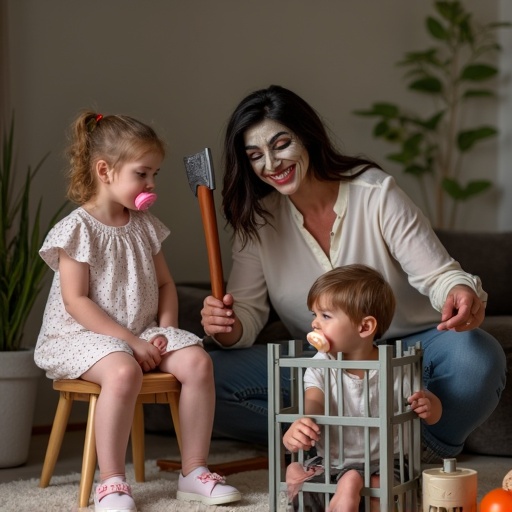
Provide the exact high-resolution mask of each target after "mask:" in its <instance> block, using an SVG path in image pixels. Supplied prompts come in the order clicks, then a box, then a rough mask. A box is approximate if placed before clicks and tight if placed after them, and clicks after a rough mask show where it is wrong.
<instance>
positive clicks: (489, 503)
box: [480, 488, 512, 512]
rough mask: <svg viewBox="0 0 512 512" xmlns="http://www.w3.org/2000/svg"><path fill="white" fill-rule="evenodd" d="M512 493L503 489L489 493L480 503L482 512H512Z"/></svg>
mask: <svg viewBox="0 0 512 512" xmlns="http://www.w3.org/2000/svg"><path fill="white" fill-rule="evenodd" d="M511 511H512V492H510V491H506V490H505V489H503V488H499V489H493V490H492V491H489V492H488V493H487V494H486V495H485V496H484V498H483V500H482V501H481V502H480V512H511Z"/></svg>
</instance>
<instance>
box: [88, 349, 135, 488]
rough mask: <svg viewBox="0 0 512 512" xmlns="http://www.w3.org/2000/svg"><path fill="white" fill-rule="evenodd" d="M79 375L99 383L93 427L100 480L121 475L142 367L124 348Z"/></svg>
mask: <svg viewBox="0 0 512 512" xmlns="http://www.w3.org/2000/svg"><path fill="white" fill-rule="evenodd" d="M82 379H84V380H87V381H90V382H95V383H96V384H99V385H100V386H101V393H100V396H99V397H98V403H97V405H96V418H95V424H94V431H95V437H96V451H97V454H98V466H99V468H100V479H101V481H104V480H106V479H107V478H110V477H112V476H122V477H124V476H125V462H126V448H127V446H128V439H129V436H130V430H131V427H132V422H133V413H134V409H135V402H136V400H137V395H138V394H139V391H140V388H141V385H142V370H141V368H140V366H139V364H138V363H137V361H136V360H135V359H134V357H133V356H132V355H130V354H128V353H126V352H113V353H111V354H109V355H107V356H105V357H104V358H103V359H100V360H99V361H98V362H97V363H96V364H94V366H92V367H91V368H90V369H89V370H87V371H86V372H85V373H84V374H83V375H82Z"/></svg>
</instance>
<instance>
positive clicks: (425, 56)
mask: <svg viewBox="0 0 512 512" xmlns="http://www.w3.org/2000/svg"><path fill="white" fill-rule="evenodd" d="M437 53H438V49H437V48H429V49H428V50H424V51H420V52H407V53H406V54H405V58H404V60H401V61H399V62H398V63H397V65H398V66H410V65H411V64H414V65H417V64H431V65H432V66H435V67H440V65H441V63H440V61H439V59H438V56H437Z"/></svg>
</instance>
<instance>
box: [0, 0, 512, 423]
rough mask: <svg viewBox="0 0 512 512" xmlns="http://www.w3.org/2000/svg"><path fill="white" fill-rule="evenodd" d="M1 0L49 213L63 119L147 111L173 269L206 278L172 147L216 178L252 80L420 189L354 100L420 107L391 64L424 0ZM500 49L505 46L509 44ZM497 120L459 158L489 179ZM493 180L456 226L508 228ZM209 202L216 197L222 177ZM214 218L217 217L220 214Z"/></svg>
mask: <svg viewBox="0 0 512 512" xmlns="http://www.w3.org/2000/svg"><path fill="white" fill-rule="evenodd" d="M6 1H7V4H8V7H9V29H10V32H9V45H10V47H9V50H10V57H11V70H10V86H11V91H10V92H11V98H12V103H13V107H14V109H15V112H16V123H17V136H18V142H19V144H18V148H19V154H18V160H19V162H20V164H22V166H24V165H25V164H27V163H32V164H34V163H35V162H37V161H38V159H39V158H40V157H41V156H42V155H43V154H45V153H46V152H48V151H50V152H51V154H50V157H49V159H48V161H47V163H46V164H45V166H44V170H43V172H42V173H41V176H40V178H39V179H38V187H39V189H40V190H41V192H42V194H43V195H44V201H45V205H46V207H47V208H48V210H47V213H49V210H51V209H53V208H54V207H55V205H56V204H58V203H60V201H61V200H62V198H63V195H64V180H63V176H62V171H63V169H64V168H65V160H64V158H63V157H62V152H63V149H64V147H65V131H66V129H67V126H68V124H69V122H70V120H71V119H72V117H73V116H74V115H75V113H76V112H77V111H78V110H79V109H81V108H84V107H93V108H95V109H96V110H97V111H99V112H102V113H105V114H108V113H125V114H129V115H133V116H135V117H138V118H141V119H142V120H145V121H147V122H150V123H152V124H153V125H154V126H155V127H156V129H157V130H158V131H159V132H160V134H161V135H162V136H163V137H164V138H165V139H166V140H167V141H168V143H169V155H168V157H167V159H166V161H165V163H164V168H163V172H162V173H161V175H160V176H159V178H158V179H159V188H158V192H159V195H160V200H159V201H158V203H157V204H156V205H155V207H154V212H155V213H156V214H157V215H158V216H159V217H160V218H161V219H162V220H164V222H165V223H166V224H167V225H168V226H169V227H170V229H171V231H172V235H171V237H170V239H169V240H168V242H167V243H166V246H165V251H166V255H167V258H168V262H169V264H170V266H171V270H172V272H173V274H174V277H175V279H176V280H177V281H201V280H207V279H208V269H207V259H206V252H205V247H204V239H203V232H202V227H201V223H200V216H199V209H198V205H197V200H196V199H195V198H194V196H193V195H192V192H191V191H190V189H189V188H188V184H187V179H186V175H185V171H184V167H183V163H182V158H183V156H184V155H187V154H192V153H195V152H197V151H199V150H201V149H202V148H204V147H205V146H209V147H211V148H212V151H213V155H214V158H215V164H216V170H217V183H218V189H220V185H221V175H222V173H221V168H220V155H221V143H222V136H223V130H224V127H225V123H226V121H227V118H228V116H229V114H230V112H231V110H232V109H233V108H234V106H235V105H236V103H237V102H238V101H239V100H240V99H241V98H242V97H243V96H245V95H246V94H247V93H249V92H250V91H252V90H254V89H256V88H260V87H264V86H267V85H269V84H271V83H277V84H281V85H284V86H286V87H289V88H292V89H293V90H295V91H296V92H298V93H299V94H300V95H302V96H303V97H304V98H305V99H307V100H308V101H309V102H310V103H311V104H312V105H313V106H314V107H315V108H316V109H317V110H318V111H319V112H320V113H321V115H322V116H323V117H324V119H325V120H326V122H327V123H328V125H329V127H330V128H331V129H332V131H333V132H334V133H335V134H336V136H337V139H338V141H339V143H340V146H341V147H342V149H344V151H346V152H348V153H365V154H366V155H367V156H369V157H371V158H374V159H376V160H378V161H380V162H381V163H382V164H383V165H385V166H386V169H387V170H388V171H390V172H391V173H394V174H395V175H396V176H397V178H398V180H399V182H400V183H401V185H402V186H403V187H404V189H405V190H406V191H407V192H408V193H410V194H411V195H412V196H413V197H416V196H417V189H416V183H415V182H411V181H408V180H407V179H405V178H404V177H403V176H402V175H401V174H400V172H398V170H397V169H396V168H394V167H393V166H391V165H390V164H389V163H388V162H387V161H385V159H384V156H385V154H386V153H388V152H389V151H390V150H391V149H392V148H391V147H389V146H387V145H385V144H384V143H382V142H379V141H376V140H374V139H373V138H372V136H371V122H370V121H368V120H366V119H362V118H359V117H356V116H354V115H353V114H352V111H353V110H354V109H358V108H365V107H368V106H369V105H370V103H371V102H372V101H374V100H391V101H394V100H395V101H400V102H405V103H407V104H409V105H410V106H411V107H415V108H416V107H420V108H421V107H422V106H423V105H422V104H421V103H419V101H420V100H419V99H418V97H417V96H413V95H409V94H406V93H405V92H404V87H403V82H402V80H401V77H402V70H401V69H400V68H397V67H396V66H395V63H396V62H397V61H398V60H400V59H401V57H402V56H403V54H404V52H405V51H407V50H414V49H423V48H424V47H425V45H426V43H427V41H428V38H427V36H426V35H425V31H424V29H423V20H424V18H425V16H426V14H427V12H430V6H431V2H427V1H424V0H423V1H411V0H357V1H347V0H259V1H258V2H250V1H248V0H217V1H213V0H187V1H183V0H181V1H179V0H151V1H142V0H109V1H108V2H105V1H102V0H88V1H87V2H85V1H69V0H45V1H40V0H6ZM466 4H467V5H468V6H469V7H470V8H472V9H474V11H475V12H476V13H477V15H478V16H479V17H481V19H482V20H484V21H491V20H495V19H498V18H499V16H500V15H501V11H500V5H503V2H499V1H498V0H493V1H487V2H482V1H480V0H471V1H469V0H468V1H467V2H466ZM507 52H508V53H507V55H508V57H511V53H510V48H507ZM507 80H508V82H505V79H502V81H503V84H505V85H503V87H504V89H503V90H504V91H505V92H506V93H509V92H510V90H509V89H510V77H508V79H507ZM504 96H505V97H506V94H505V95H504ZM477 115H478V118H479V119H484V120H485V122H488V123H489V124H496V123H497V122H498V110H497V108H495V107H493V106H492V105H488V108H486V109H485V110H482V111H479V112H478V114H477ZM501 122H502V123H503V124H504V125H505V128H506V129H507V130H508V140H507V139H506V138H505V139H503V138H502V139H500V141H496V142H491V143H488V144H486V146H485V148H483V149H482V150H481V151H479V153H478V156H475V157H474V158H472V161H471V162H468V165H469V164H471V168H472V169H473V171H472V173H474V174H475V175H478V176H482V171H483V172H484V175H485V176H490V177H491V178H495V177H496V176H497V175H496V172H497V171H496V168H497V161H498V156H499V151H500V148H501V146H500V144H502V145H503V144H505V149H506V150H508V151H510V149H509V148H510V119H508V118H507V120H505V119H502V120H501ZM503 141H505V142H503ZM21 168H23V167H21ZM502 168H503V166H502ZM502 174H503V173H502ZM500 180H501V184H500V191H499V192H498V191H494V192H492V193H489V194H486V196H485V197H482V199H481V200H479V202H478V207H476V205H477V203H475V205H474V206H475V207H472V208H469V209H467V210H466V212H465V215H464V219H463V220H462V222H461V225H460V227H462V228H465V229H471V228H476V229H492V230H496V229H510V228H511V227H512V226H511V223H510V220H504V221H503V220H502V221H501V225H500V224H498V218H499V215H500V211H501V210H500V208H502V206H501V205H502V204H503V201H504V200H505V201H508V203H509V204H510V203H511V202H512V192H511V190H510V188H511V185H510V178H508V180H507V177H506V176H505V178H503V179H502V178H500ZM216 201H217V206H220V194H219V190H217V193H216ZM219 224H220V226H221V228H222V227H223V222H222V220H220V221H219ZM221 244H222V251H223V258H224V266H225V271H226V274H227V273H228V271H229V268H230V249H229V246H230V244H229V235H228V233H226V232H224V230H222V233H221ZM43 295H46V290H45V292H44V294H43ZM44 302H45V296H43V297H42V298H41V299H40V300H39V302H38V304H37V307H36V309H35V311H34V314H33V315H32V316H33V321H32V322H31V325H30V327H29V329H28V332H27V335H28V336H30V338H31V339H33V340H35V337H36V335H37V332H38V329H39V325H40V320H41V314H42V308H43V306H44ZM48 385H49V383H45V384H44V385H43V386H42V389H43V391H42V392H44V390H45V389H47V388H48V387H49V386H48ZM40 403H41V405H40V407H39V410H38V412H37V415H36V423H38V424H41V423H43V424H44V423H48V422H49V421H48V417H49V414H50V421H51V414H53V410H52V408H51V407H50V408H48V407H47V406H46V398H42V399H41V400H40Z"/></svg>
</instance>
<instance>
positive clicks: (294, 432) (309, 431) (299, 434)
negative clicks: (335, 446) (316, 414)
mask: <svg viewBox="0 0 512 512" xmlns="http://www.w3.org/2000/svg"><path fill="white" fill-rule="evenodd" d="M319 439H320V427H319V426H318V425H317V424H316V423H315V421H314V420H313V419H311V418H300V419H298V420H295V421H294V422H293V423H292V424H291V425H290V428H289V429H288V430H287V431H286V432H285V434H284V436H283V444H284V446H285V447H286V449H287V450H289V451H290V452H292V453H294V452H298V451H299V450H309V449H310V448H312V447H313V446H315V443H316V442H317V441H318V440H319Z"/></svg>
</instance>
